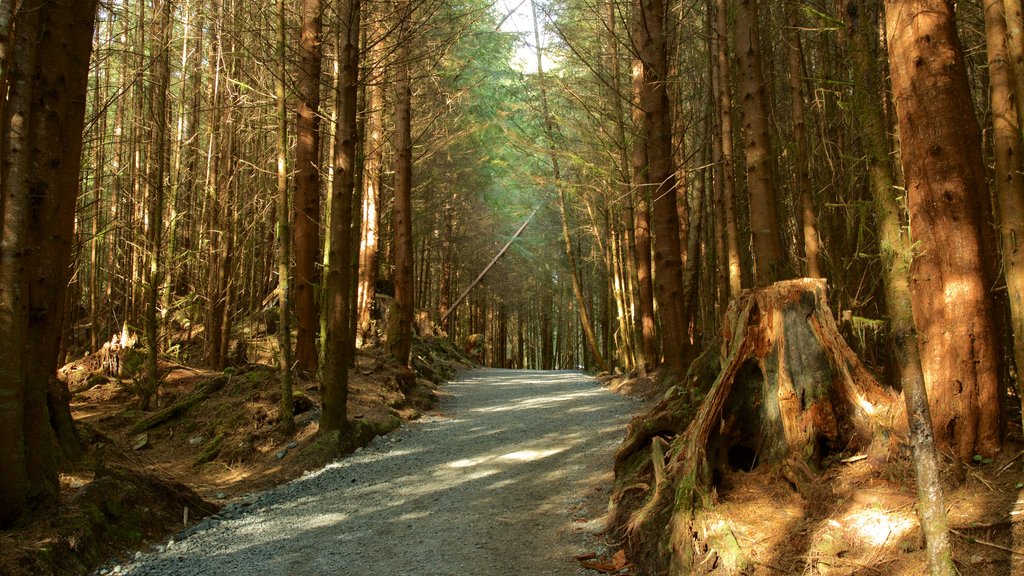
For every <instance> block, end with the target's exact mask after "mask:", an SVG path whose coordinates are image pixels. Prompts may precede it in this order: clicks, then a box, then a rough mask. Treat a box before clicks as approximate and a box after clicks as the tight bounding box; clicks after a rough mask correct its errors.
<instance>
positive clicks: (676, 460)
mask: <svg viewBox="0 0 1024 576" xmlns="http://www.w3.org/2000/svg"><path fill="white" fill-rule="evenodd" d="M721 342H722V344H721V346H722V350H721V356H720V358H721V361H720V370H719V372H718V374H717V376H715V377H714V380H713V382H712V383H711V385H710V387H709V388H706V389H707V392H706V393H705V394H704V395H703V397H700V390H701V389H702V388H704V387H706V382H701V381H700V380H701V378H700V377H699V376H696V377H692V378H691V379H690V380H692V381H689V382H687V384H688V385H690V386H691V388H689V389H688V390H687V391H686V392H685V393H684V392H680V391H679V390H678V388H677V391H676V392H675V393H674V394H670V395H669V396H668V397H666V399H665V400H663V401H662V403H661V404H659V405H658V406H657V407H655V408H654V410H653V411H652V413H651V414H649V415H648V416H647V417H644V418H640V419H638V420H637V421H634V423H633V424H631V426H630V429H629V431H628V432H627V438H626V440H625V441H624V443H623V445H622V447H620V450H619V452H618V453H617V454H616V462H617V472H618V471H622V470H625V469H626V468H627V466H625V465H624V463H625V462H631V465H630V466H629V467H628V468H629V469H631V470H634V471H635V470H636V469H637V467H636V462H637V459H638V456H639V454H638V453H641V452H643V453H646V454H650V458H651V465H650V467H649V468H647V469H646V470H647V472H649V476H650V478H651V482H648V483H640V484H639V485H640V486H641V487H642V488H641V489H642V490H646V496H645V499H644V500H643V501H642V503H640V504H639V505H638V506H637V507H636V508H635V509H634V510H628V511H626V510H618V511H617V513H618V514H617V516H618V518H619V522H621V523H622V524H623V526H621V527H622V528H624V530H623V531H624V535H625V536H627V547H628V548H630V549H631V551H632V552H633V555H631V559H633V560H634V561H635V562H636V561H639V562H642V563H646V564H648V568H649V572H650V573H654V574H662V573H665V572H666V571H667V572H669V573H671V574H689V573H691V569H692V568H693V567H694V563H695V562H696V561H698V560H699V558H697V557H696V556H697V555H698V551H699V547H697V546H695V544H698V543H699V542H700V541H701V540H703V541H704V544H705V546H706V545H708V544H709V542H711V540H712V539H711V538H709V537H708V535H707V534H704V535H703V536H702V534H703V533H704V532H706V531H705V530H702V529H700V525H702V524H703V522H699V521H697V520H698V518H697V516H698V513H699V512H700V511H701V510H705V509H708V508H710V498H709V496H708V495H709V494H710V493H711V488H712V487H713V485H714V482H715V478H716V476H717V474H716V472H720V471H721V472H726V471H728V470H750V469H752V468H754V467H756V466H760V465H770V466H773V467H775V468H774V469H777V470H778V472H779V473H780V474H781V475H783V476H784V477H785V478H786V479H787V480H789V481H790V482H791V483H792V484H793V485H794V486H795V487H796V488H797V489H798V490H799V491H800V492H801V493H802V494H803V495H804V496H805V497H808V498H810V497H813V496H814V492H815V484H816V483H815V481H814V480H815V477H816V474H817V472H818V471H820V470H821V469H822V468H823V466H824V465H825V458H826V457H827V456H829V455H830V454H836V453H845V452H852V451H866V450H872V449H879V450H884V449H887V448H888V446H889V442H887V441H886V440H888V439H889V438H890V437H891V433H892V432H893V431H896V430H899V429H900V428H901V427H905V426H901V423H903V422H905V419H904V416H903V411H902V403H900V402H898V401H897V400H898V397H897V396H896V395H895V394H894V393H892V392H891V391H889V390H887V389H885V388H883V387H882V386H880V385H879V384H878V382H877V381H876V380H875V378H874V377H873V376H872V375H871V374H870V373H869V372H868V371H867V369H866V368H865V367H864V366H863V364H862V363H861V362H860V360H859V359H858V358H857V356H856V354H854V352H853V350H851V349H850V347H849V346H848V345H847V344H846V342H845V341H844V340H843V338H842V336H840V334H839V330H838V327H837V326H836V323H835V319H834V318H833V316H832V313H831V311H830V310H829V307H828V303H827V301H826V298H825V282H824V280H818V279H809V278H805V279H798V280H788V281H784V282H778V283H775V284H773V285H771V286H768V287H765V288H759V289H755V290H748V291H745V292H743V293H742V294H741V295H740V296H739V297H738V298H737V299H736V300H735V301H733V302H732V303H731V304H730V306H729V309H728V310H727V312H726V316H725V320H724V322H723V331H722V338H721ZM695 372H696V373H698V374H699V372H700V371H699V370H693V369H691V375H693V374H694V373H695ZM688 407H689V408H688ZM680 411H685V412H688V414H684V415H682V416H680V415H679V414H678V412H680ZM669 424H671V425H678V426H679V428H677V429H676V430H667V429H666V426H665V425H669ZM880 440H881V441H880ZM637 485H638V484H637V483H636V482H630V481H625V480H624V479H617V486H619V487H620V490H621V491H627V490H633V491H634V492H635V491H636V487H637ZM613 498H615V500H613V502H619V503H621V498H622V493H621V492H620V493H618V494H616V495H615V496H613ZM633 502H638V500H637V498H636V496H635V494H634V496H633ZM666 524H667V526H666ZM665 535H667V539H666V538H665ZM652 537H653V538H654V540H653V541H652ZM715 540H723V538H715ZM724 540H729V541H732V539H730V538H728V537H726V538H724ZM712 545H713V544H712ZM722 552H723V551H722V550H717V551H716V553H717V554H719V555H720V558H721V559H722V560H724V561H727V562H733V563H735V564H736V565H737V567H740V566H742V564H743V562H744V559H743V557H742V553H741V551H732V552H735V553H730V558H726V557H725V556H723V555H722Z"/></svg>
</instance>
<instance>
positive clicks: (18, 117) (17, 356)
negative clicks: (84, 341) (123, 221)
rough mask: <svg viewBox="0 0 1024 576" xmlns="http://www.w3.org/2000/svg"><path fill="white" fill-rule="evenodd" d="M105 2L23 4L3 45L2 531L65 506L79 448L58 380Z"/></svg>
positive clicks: (39, 1) (0, 216)
mask: <svg viewBox="0 0 1024 576" xmlns="http://www.w3.org/2000/svg"><path fill="white" fill-rule="evenodd" d="M96 4H97V3H96V0H83V1H80V2H75V3H72V4H61V3H57V2H53V1H50V0H24V1H23V2H22V3H21V5H20V7H19V9H18V11H17V13H16V14H14V16H13V17H14V19H15V24H14V27H13V35H12V37H11V39H10V42H9V44H7V45H6V46H5V48H7V50H8V51H7V53H6V54H5V55H4V57H5V58H6V60H5V61H4V62H3V66H4V71H3V74H4V78H5V80H7V81H8V85H7V88H8V89H7V92H5V93H4V95H3V97H2V98H0V100H2V101H3V106H2V113H3V116H2V117H0V156H2V157H3V159H4V162H3V166H2V167H0V170H2V172H0V226H2V229H3V242H2V243H0V341H2V342H3V343H4V345H3V346H2V347H0V437H3V438H4V443H5V447H4V450H2V451H0V527H2V528H6V527H9V526H11V525H13V524H14V523H15V522H16V521H18V520H19V519H20V518H21V517H22V515H23V514H25V513H26V512H29V511H31V510H32V509H34V508H35V507H37V506H39V505H42V504H45V503H49V502H55V501H56V498H57V495H58V479H57V454H58V450H57V448H58V446H55V440H56V442H57V443H59V447H60V448H62V449H63V452H64V454H65V455H66V456H69V457H73V456H75V455H76V454H77V451H78V449H79V447H78V440H77V437H75V435H74V429H73V425H72V423H71V419H70V411H69V410H68V404H67V403H68V395H67V394H66V392H67V389H66V387H64V386H63V384H61V383H60V382H59V381H58V380H57V378H56V376H55V374H56V369H57V361H58V358H57V356H58V351H59V348H60V339H61V331H60V328H61V321H62V319H63V315H64V306H65V298H64V296H65V289H66V286H67V281H68V265H69V264H70V262H69V258H70V255H71V253H72V249H71V243H72V233H73V229H74V214H75V206H76V200H77V197H78V188H79V186H78V179H79V170H80V167H81V155H82V130H83V128H84V123H85V102H86V100H87V98H86V95H87V91H88V90H87V88H88V70H89V56H90V53H91V51H92V40H93V26H94V19H95V15H96ZM41 166H45V167H46V169H45V170H43V169H38V167H41ZM30 246H31V247H32V249H31V250H29V249H28V247H30Z"/></svg>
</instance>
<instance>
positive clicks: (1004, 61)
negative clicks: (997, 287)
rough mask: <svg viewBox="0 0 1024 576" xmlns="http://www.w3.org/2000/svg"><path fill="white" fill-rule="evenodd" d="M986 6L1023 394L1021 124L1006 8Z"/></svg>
mask: <svg viewBox="0 0 1024 576" xmlns="http://www.w3.org/2000/svg"><path fill="white" fill-rule="evenodd" d="M984 6H985V31H986V34H985V36H986V39H987V46H988V50H987V53H988V78H989V82H988V86H989V96H990V99H991V104H992V147H993V149H994V152H995V165H996V173H995V176H996V180H995V191H996V201H997V205H998V210H997V212H998V219H997V221H998V225H999V236H1000V241H1001V248H1002V256H1003V275H1004V277H1005V280H1006V292H1007V297H1008V300H1009V303H1010V321H1011V322H1010V324H1011V328H1012V331H1013V359H1014V362H1016V365H1017V383H1018V384H1017V389H1018V390H1021V389H1022V388H1021V384H1022V383H1024V378H1021V370H1022V369H1024V174H1022V173H1021V132H1020V120H1019V118H1018V111H1017V106H1016V102H1015V100H1014V95H1013V83H1012V75H1011V74H1010V65H1009V64H1010V63H1009V54H1008V53H1007V35H1006V18H1004V16H1003V3H1002V1H1001V0H985V4H984Z"/></svg>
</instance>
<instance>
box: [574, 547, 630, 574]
mask: <svg viewBox="0 0 1024 576" xmlns="http://www.w3.org/2000/svg"><path fill="white" fill-rule="evenodd" d="M576 561H577V562H579V563H580V566H582V567H584V568H587V569H588V570H594V571H596V572H600V573H602V574H628V573H629V572H628V571H629V569H631V568H632V566H631V565H630V563H629V561H628V560H626V551H625V550H619V551H617V552H616V553H615V554H612V557H611V558H608V559H606V560H600V559H598V555H597V554H596V553H594V552H591V553H588V554H581V555H579V556H577V557H576Z"/></svg>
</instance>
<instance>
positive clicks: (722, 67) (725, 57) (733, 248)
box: [715, 0, 742, 299]
mask: <svg viewBox="0 0 1024 576" xmlns="http://www.w3.org/2000/svg"><path fill="white" fill-rule="evenodd" d="M715 2H716V3H715V40H716V41H715V48H716V50H717V52H716V54H715V59H716V61H717V66H716V70H717V72H718V74H717V76H718V91H717V92H716V96H717V98H718V134H719V141H718V146H719V153H720V154H721V163H722V165H721V173H722V198H721V204H722V216H723V224H724V226H723V228H722V230H720V231H719V234H720V235H722V236H723V238H724V239H725V240H724V242H725V246H724V248H725V260H726V262H727V269H728V277H729V284H728V286H729V291H728V298H730V299H731V298H735V297H736V296H738V295H739V293H740V289H741V288H742V275H741V273H740V241H739V228H738V227H737V226H736V201H735V191H736V172H735V168H734V167H733V146H732V80H731V78H730V76H731V75H730V73H729V70H730V59H729V40H728V35H727V33H726V31H727V30H728V18H727V13H726V10H727V9H728V3H727V1H726V0H715Z"/></svg>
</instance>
